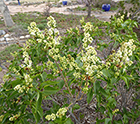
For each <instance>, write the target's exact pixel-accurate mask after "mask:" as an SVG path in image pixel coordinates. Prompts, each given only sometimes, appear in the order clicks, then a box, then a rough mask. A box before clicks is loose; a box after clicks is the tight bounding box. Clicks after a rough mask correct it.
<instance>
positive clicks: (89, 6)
mask: <svg viewBox="0 0 140 124" xmlns="http://www.w3.org/2000/svg"><path fill="white" fill-rule="evenodd" d="M90 15H91V5H88V15H87V17H90Z"/></svg>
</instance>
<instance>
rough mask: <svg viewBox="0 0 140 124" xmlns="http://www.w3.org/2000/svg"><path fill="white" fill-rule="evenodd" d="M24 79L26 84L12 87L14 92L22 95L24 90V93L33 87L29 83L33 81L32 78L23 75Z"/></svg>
mask: <svg viewBox="0 0 140 124" xmlns="http://www.w3.org/2000/svg"><path fill="white" fill-rule="evenodd" d="M24 79H25V82H26V84H25V85H23V86H21V85H20V84H18V85H16V86H15V87H14V90H15V91H18V92H19V93H23V92H24V90H25V91H26V93H27V92H28V91H29V88H31V87H33V85H32V84H31V82H32V81H33V79H32V78H30V75H28V74H25V75H24Z"/></svg>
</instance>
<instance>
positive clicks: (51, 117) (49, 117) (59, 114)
mask: <svg viewBox="0 0 140 124" xmlns="http://www.w3.org/2000/svg"><path fill="white" fill-rule="evenodd" d="M66 112H67V109H66V108H60V109H59V110H58V111H57V113H56V114H54V113H52V114H51V115H47V116H46V117H45V118H46V119H47V120H48V121H50V120H52V121H54V120H55V119H56V117H57V118H62V116H64V115H65V113H66Z"/></svg>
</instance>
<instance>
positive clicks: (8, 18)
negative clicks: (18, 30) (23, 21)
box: [0, 0, 14, 27]
mask: <svg viewBox="0 0 140 124" xmlns="http://www.w3.org/2000/svg"><path fill="white" fill-rule="evenodd" d="M0 11H1V13H2V15H3V18H4V22H5V25H6V26H9V27H11V26H13V25H14V22H13V20H12V18H11V16H10V12H9V9H8V7H7V6H6V4H5V3H4V1H3V0H0Z"/></svg>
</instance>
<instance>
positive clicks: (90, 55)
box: [81, 46, 102, 77]
mask: <svg viewBox="0 0 140 124" xmlns="http://www.w3.org/2000/svg"><path fill="white" fill-rule="evenodd" d="M85 51H86V52H85V53H84V54H82V57H81V61H82V62H83V68H84V69H85V71H86V74H87V75H89V76H93V74H94V72H95V71H96V70H99V69H100V68H99V65H97V63H99V62H100V61H99V59H98V57H97V56H96V55H97V52H96V51H95V49H94V47H92V46H88V47H87V48H85ZM100 75H102V72H101V71H97V77H99V76H100Z"/></svg>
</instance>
